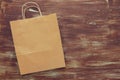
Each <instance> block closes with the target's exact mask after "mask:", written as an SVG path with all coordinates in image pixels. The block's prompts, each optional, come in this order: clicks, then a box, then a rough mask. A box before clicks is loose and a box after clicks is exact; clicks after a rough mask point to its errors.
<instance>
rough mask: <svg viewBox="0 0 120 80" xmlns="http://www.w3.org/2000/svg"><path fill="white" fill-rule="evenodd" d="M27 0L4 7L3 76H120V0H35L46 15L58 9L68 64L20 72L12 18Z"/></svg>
mask: <svg viewBox="0 0 120 80" xmlns="http://www.w3.org/2000/svg"><path fill="white" fill-rule="evenodd" d="M2 1H3V0H2ZM8 1H9V0H8ZM27 1H29V0H12V2H7V1H5V4H6V6H5V7H4V8H1V12H0V80H120V55H119V53H120V49H119V48H120V33H119V32H120V27H119V26H120V0H109V2H108V3H107V2H106V0H34V1H36V2H38V3H39V5H40V8H41V10H42V13H43V15H47V14H51V13H57V16H58V20H59V25H60V31H61V35H62V42H63V48H64V52H65V59H66V65H67V67H66V68H65V69H57V70H50V71H45V72H38V73H33V74H29V75H25V76H20V74H19V68H18V65H17V60H16V56H15V52H14V45H13V41H12V35H11V31H10V25H9V21H11V20H18V19H22V17H21V6H22V4H23V3H25V2H27ZM4 9H5V11H4V14H3V13H2V12H3V11H2V10H4ZM51 20H52V19H51Z"/></svg>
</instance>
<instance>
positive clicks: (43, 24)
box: [10, 2, 65, 75]
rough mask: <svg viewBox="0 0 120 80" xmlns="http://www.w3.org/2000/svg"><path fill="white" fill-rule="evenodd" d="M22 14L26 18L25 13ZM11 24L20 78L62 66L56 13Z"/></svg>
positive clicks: (62, 57) (62, 55) (63, 62)
mask: <svg viewBox="0 0 120 80" xmlns="http://www.w3.org/2000/svg"><path fill="white" fill-rule="evenodd" d="M29 3H34V4H36V3H35V2H29ZM26 4H28V3H26ZM26 4H25V5H26ZM36 5H37V4H36ZM39 11H40V10H39ZM22 12H23V13H22V15H23V18H25V15H24V12H25V10H22ZM40 14H41V13H40ZM10 24H11V31H12V35H13V41H14V46H15V51H16V56H17V60H18V65H19V68H20V73H21V74H22V75H23V74H28V73H33V72H38V71H44V70H50V69H56V68H62V67H65V61H64V54H63V48H62V43H61V37H60V30H59V27H58V22H57V16H56V14H50V15H47V16H38V17H34V18H28V19H23V20H17V21H11V22H10Z"/></svg>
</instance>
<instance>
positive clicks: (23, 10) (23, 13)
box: [22, 2, 42, 19]
mask: <svg viewBox="0 0 120 80" xmlns="http://www.w3.org/2000/svg"><path fill="white" fill-rule="evenodd" d="M28 4H34V5H36V6H28V7H27V8H25V9H24V7H25V6H27V5H28ZM30 7H35V8H37V9H38V11H39V14H40V16H42V12H41V9H40V6H39V5H38V4H37V3H36V2H26V3H25V4H23V5H22V18H23V19H25V18H26V17H25V11H26V9H28V8H30Z"/></svg>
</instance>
